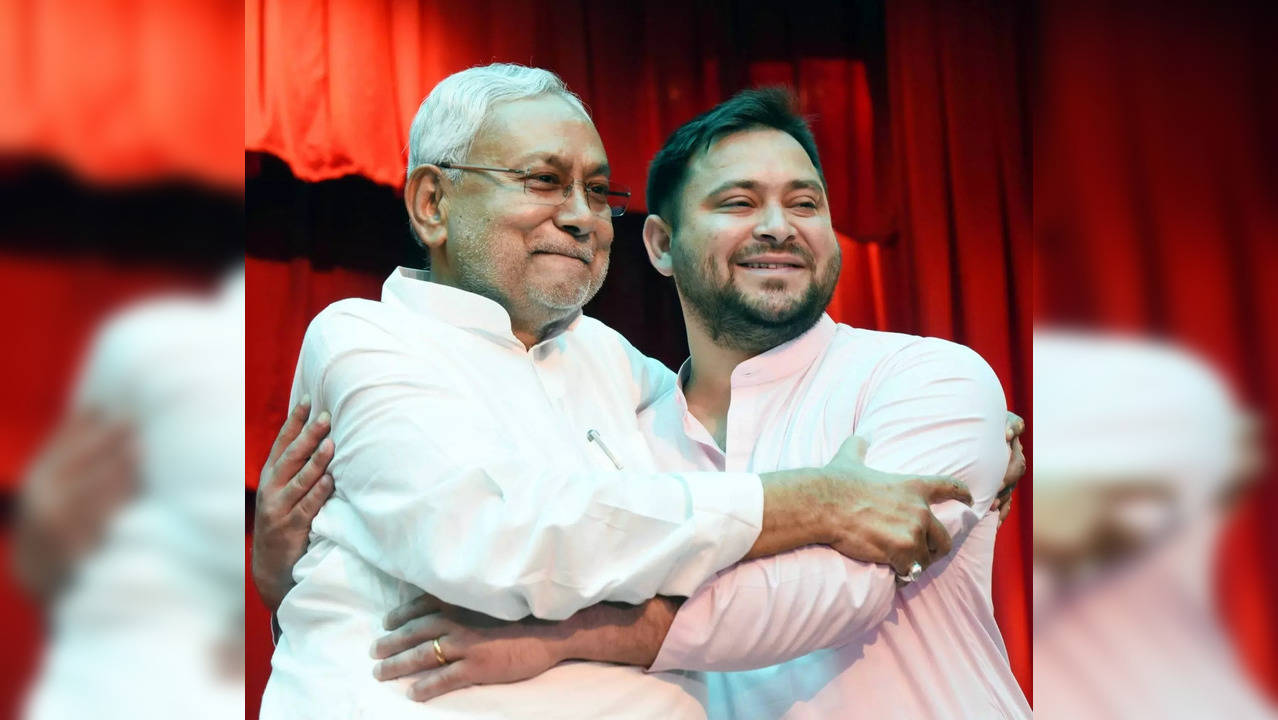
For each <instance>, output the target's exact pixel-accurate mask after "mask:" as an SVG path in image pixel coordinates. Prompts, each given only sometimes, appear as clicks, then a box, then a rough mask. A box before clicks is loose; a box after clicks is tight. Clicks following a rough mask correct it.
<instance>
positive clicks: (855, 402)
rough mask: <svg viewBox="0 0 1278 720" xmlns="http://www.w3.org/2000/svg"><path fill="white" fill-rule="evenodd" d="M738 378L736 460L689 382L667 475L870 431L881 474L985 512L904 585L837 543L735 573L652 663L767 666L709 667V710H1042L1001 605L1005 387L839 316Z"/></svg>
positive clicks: (765, 463)
mask: <svg viewBox="0 0 1278 720" xmlns="http://www.w3.org/2000/svg"><path fill="white" fill-rule="evenodd" d="M686 370H687V366H686V365H685V373H686ZM685 373H681V375H680V376H681V379H682V378H686V374H685ZM731 381H732V399H731V405H730V408H729V411H728V417H727V442H726V449H727V452H726V453H724V452H722V451H721V450H720V449H719V448H718V446H717V445H716V443H715V441H714V440H713V438H711V436H710V435H709V433H708V432H707V431H706V430H705V428H704V427H703V426H702V425H701V424H700V423H699V422H698V421H697V420H696V418H694V417H693V416H692V415H691V414H690V413H688V411H687V405H686V401H685V400H684V397H683V393H682V390H681V389H680V388H674V389H671V390H670V392H669V393H668V394H667V395H666V396H664V397H663V398H661V399H659V400H657V401H656V402H655V403H654V404H653V405H652V406H651V407H649V408H648V409H647V410H646V411H645V412H644V413H643V415H642V418H641V419H642V421H643V424H644V426H645V429H646V431H647V434H648V436H649V437H650V442H651V444H652V446H653V449H654V452H655V454H656V456H657V462H658V464H659V465H660V466H661V467H664V468H680V467H681V468H687V469H703V470H716V469H717V470H728V471H732V472H766V471H772V470H780V469H786V468H797V467H810V466H819V465H821V464H823V463H825V462H827V461H828V460H829V459H830V458H831V457H833V455H834V453H835V452H836V451H837V450H838V448H839V446H840V445H841V444H842V443H843V441H844V440H845V439H847V438H848V437H849V436H851V435H853V434H858V435H861V436H862V437H864V438H866V439H867V440H868V441H869V455H868V457H867V460H866V462H867V464H868V465H869V466H870V467H873V468H876V469H879V470H885V471H890V472H897V473H919V474H950V475H953V476H955V477H957V478H959V479H961V480H963V481H964V482H966V483H967V485H968V487H969V488H970V489H971V491H972V495H973V498H974V503H973V507H968V506H966V505H963V504H962V503H958V502H954V501H951V502H947V503H944V504H940V505H937V506H935V507H934V508H933V509H934V512H935V513H936V515H937V517H938V519H940V520H941V522H942V523H943V524H944V525H945V526H946V527H947V528H948V530H949V531H950V533H951V535H952V536H953V538H954V548H955V549H954V550H953V552H952V553H951V554H950V555H949V556H948V557H947V558H946V559H945V560H943V561H941V562H938V563H936V564H935V565H933V566H932V567H931V568H929V569H928V571H927V572H926V573H924V575H923V577H922V578H921V579H920V580H918V581H917V582H915V583H913V584H912V585H909V586H907V587H905V588H903V589H901V590H900V591H899V592H898V591H896V589H895V585H894V583H895V581H894V578H893V574H892V572H891V570H890V569H889V568H887V567H886V566H882V565H872V564H867V563H860V562H856V561H852V560H848V559H847V558H844V557H843V556H841V555H839V554H838V553H836V552H834V551H833V550H830V549H829V548H825V547H816V546H813V547H809V548H800V549H798V550H795V551H792V552H789V553H784V554H781V555H778V556H775V557H770V558H764V559H761V560H754V561H750V562H745V563H741V564H739V565H736V566H734V567H732V568H730V569H728V570H725V571H723V572H722V573H721V574H720V575H719V576H718V577H717V578H716V579H714V580H713V581H712V582H710V583H707V584H706V585H705V586H704V587H702V588H701V589H699V590H698V591H697V592H696V593H695V594H694V595H693V596H692V597H690V598H689V599H688V601H687V602H686V603H685V604H684V605H683V607H682V608H681V609H680V610H679V612H678V614H677V615H676V617H675V622H674V624H673V625H672V627H671V628H670V632H669V634H668V635H667V637H666V640H665V644H664V645H663V647H662V649H661V653H660V655H659V657H658V658H657V661H656V663H655V664H654V666H653V669H654V670H671V669H674V668H682V669H688V670H744V669H748V668H763V669H759V670H753V671H750V672H726V673H710V674H707V675H706V679H707V682H708V686H709V705H708V709H709V714H710V716H711V717H725V718H726V717H731V718H780V717H784V718H789V719H797V718H861V717H864V718H909V719H911V720H921V719H926V718H936V719H938V720H951V719H957V718H1028V717H1029V716H1030V709H1029V706H1028V704H1027V703H1026V701H1025V698H1024V696H1023V694H1022V693H1021V690H1020V688H1019V686H1018V685H1017V683H1016V679H1015V677H1014V676H1013V675H1012V672H1011V669H1010V667H1009V665H1008V661H1007V652H1006V649H1005V647H1004V645H1003V640H1002V637H1001V636H1000V634H999V631H998V627H997V626H996V624H995V622H994V614H993V605H992V602H991V590H990V578H991V575H990V569H991V563H992V560H993V550H994V536H995V530H996V528H997V520H998V517H997V514H995V513H986V512H985V510H986V509H987V508H988V507H989V504H990V502H991V500H992V499H993V498H994V495H995V494H996V493H997V492H998V490H999V488H1000V486H1001V484H1002V477H1003V472H1004V469H1005V468H1006V466H1007V459H1008V448H1007V444H1006V442H1005V440H1004V424H1005V417H1006V415H1005V413H1006V409H1005V402H1004V399H1003V392H1002V388H1001V387H1000V385H999V382H998V379H997V378H996V377H995V375H994V373H993V372H992V371H991V370H990V368H989V366H988V365H987V364H986V363H985V361H984V360H982V359H981V358H980V357H979V356H978V355H977V354H976V353H974V352H972V351H971V350H969V349H968V348H966V347H963V346H961V345H956V344H954V343H951V342H947V341H943V340H938V339H935V338H919V337H914V336H909V335H900V334H895V333H883V332H873V331H867V330H857V329H853V328H850V327H847V326H844V325H836V324H835V323H834V322H833V321H832V320H830V318H829V317H828V316H825V317H823V318H822V319H821V321H820V322H819V323H818V324H817V325H816V326H815V327H813V328H812V329H811V330H809V331H808V332H807V333H805V334H804V335H802V336H800V337H799V338H796V339H795V340H793V341H791V342H789V343H786V344H784V345H781V346H779V347H776V348H773V349H772V350H770V351H768V352H766V353H763V354H762V355H759V356H756V357H754V358H751V359H750V360H747V361H746V362H743V363H741V364H740V365H739V366H737V368H736V369H735V370H734V371H733V374H732V380H731ZM823 648H830V649H823ZM814 651H815V652H814ZM774 663H781V664H779V665H775V666H774V667H766V666H769V665H773V664H774Z"/></svg>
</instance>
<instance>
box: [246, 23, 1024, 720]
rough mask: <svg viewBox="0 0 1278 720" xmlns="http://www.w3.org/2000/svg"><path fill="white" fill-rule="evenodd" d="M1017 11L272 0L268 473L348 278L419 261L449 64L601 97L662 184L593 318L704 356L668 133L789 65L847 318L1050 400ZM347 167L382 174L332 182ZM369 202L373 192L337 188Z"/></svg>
mask: <svg viewBox="0 0 1278 720" xmlns="http://www.w3.org/2000/svg"><path fill="white" fill-rule="evenodd" d="M1005 5H1007V6H1015V5H1017V4H1016V3H995V2H988V1H987V2H979V1H978V2H974V3H965V4H963V6H962V9H959V8H958V7H957V6H956V5H955V4H954V3H946V2H940V1H939V0H902V1H900V2H893V3H890V4H889V7H888V8H887V9H886V11H885V9H884V7H883V5H882V4H881V3H879V2H859V3H842V2H818V3H817V4H816V6H810V5H808V6H805V7H804V9H803V12H802V14H800V13H798V12H797V11H792V10H789V9H787V7H786V6H777V5H774V4H764V3H760V4H759V7H754V8H749V7H744V6H743V5H742V4H738V3H730V2H704V3H697V4H695V7H693V8H688V7H686V4H685V3H681V2H655V3H640V4H634V5H630V4H612V5H602V6H601V5H599V4H596V3H587V2H565V3H558V4H556V5H555V6H554V10H553V12H549V11H547V10H546V8H545V7H544V6H540V5H537V4H535V3H527V2H493V1H482V0H481V1H477V2H468V3H448V2H416V1H407V0H405V1H402V2H401V1H397V0H389V1H387V2H381V3H367V2H359V1H357V0H248V1H247V2H246V6H245V53H246V55H245V134H246V139H245V140H246V148H247V149H248V150H250V151H254V153H251V154H250V155H249V158H248V166H249V170H248V177H249V180H248V190H247V203H248V218H249V219H248V224H249V240H248V252H249V259H248V303H249V304H248V310H247V314H248V317H247V318H246V320H247V332H248V337H247V350H246V352H247V355H246V363H247V374H246V375H247V381H248V383H249V385H248V388H247V403H248V406H247V417H246V432H247V437H246V440H247V446H246V449H247V455H246V457H247V458H248V460H247V464H248V467H247V468H246V473H247V477H248V483H249V487H250V488H251V487H253V485H254V484H255V483H256V480H257V475H258V471H259V469H260V463H261V461H262V460H263V459H264V458H265V456H266V452H267V449H268V448H269V445H270V442H271V439H272V437H273V435H274V433H275V432H276V431H277V429H278V428H279V424H280V423H281V422H282V419H283V417H284V413H285V412H286V409H287V408H286V403H287V397H288V390H289V386H290V382H291V377H292V372H293V367H294V364H295V362H296V357H297V351H298V348H299V347H300V342H301V338H302V334H303V332H304V330H305V327H306V324H307V322H308V321H309V319H310V318H311V317H313V316H314V314H315V313H316V312H318V311H319V310H320V309H321V308H322V307H323V306H324V305H325V304H327V303H328V302H331V301H332V300H335V299H337V298H340V297H347V296H364V297H376V296H377V293H378V289H379V286H380V281H381V279H382V277H383V276H384V274H385V273H386V272H387V271H388V270H389V269H390V267H392V266H393V264H394V262H396V261H399V262H409V263H411V262H412V259H413V248H412V246H411V243H409V241H408V239H407V230H406V220H405V218H404V216H403V214H402V212H403V211H402V210H401V209H398V208H397V207H393V206H394V205H395V204H396V199H395V197H394V193H395V189H396V188H398V187H399V186H400V184H401V183H402V178H403V175H404V160H405V154H404V148H405V146H406V143H407V130H408V126H409V123H410V121H411V119H412V116H413V114H414V112H415V111H416V108H417V105H418V104H419V103H420V101H421V100H422V98H424V97H425V95H426V94H427V93H428V92H429V90H430V88H431V87H432V86H433V85H434V84H435V83H436V82H438V81H439V80H440V79H442V78H443V77H445V76H447V75H448V74H450V73H453V72H456V71H458V70H462V69H464V68H466V67H470V66H473V65H479V64H485V63H489V62H494V61H506V62H519V63H523V64H530V65H536V66H541V67H545V68H548V69H550V70H553V71H555V72H557V73H558V74H559V75H560V76H561V77H563V78H564V80H565V81H566V82H567V84H568V86H569V87H570V88H572V89H573V90H574V91H575V92H577V93H578V94H579V95H580V96H581V97H582V99H583V100H584V101H585V102H586V104H587V106H588V107H589V108H590V109H591V112H592V114H593V117H594V120H595V123H596V125H597V126H598V128H599V131H600V134H601V136H602V137H603V140H604V144H605V147H606V148H607V149H608V152H609V160H610V162H611V164H612V166H613V168H614V179H615V180H617V181H619V182H622V183H625V184H629V185H630V186H631V187H632V189H634V190H635V191H637V194H636V202H635V203H634V204H635V205H637V206H640V207H636V208H635V209H634V210H633V211H632V213H627V215H626V216H625V217H623V218H621V219H620V221H619V222H618V224H617V244H616V245H615V247H614V255H615V257H614V262H613V269H612V271H611V273H610V277H609V281H608V283H606V284H605V289H604V291H603V293H601V296H600V297H599V298H598V299H596V300H595V301H594V302H593V303H592V304H591V306H590V307H588V308H587V312H590V313H591V314H593V315H595V316H597V317H600V318H601V319H603V320H605V321H606V322H609V323H610V324H613V325H614V327H617V328H618V329H619V330H621V331H622V332H624V333H626V334H627V336H629V337H630V338H631V339H632V341H634V342H635V344H636V345H637V346H638V347H639V348H640V349H643V350H645V351H646V352H649V353H650V354H653V355H654V356H656V357H659V358H661V359H663V360H665V361H667V362H678V361H679V360H681V359H682V357H681V354H682V353H683V352H684V351H685V350H686V348H684V346H683V343H684V339H683V335H682V328H681V326H680V325H679V324H678V322H679V320H678V313H677V308H676V306H675V305H674V304H673V303H674V302H675V301H674V299H673V298H674V295H673V291H672V289H671V288H670V287H669V285H668V284H662V283H660V282H659V280H660V278H658V277H657V276H656V275H655V273H653V272H652V271H651V270H649V269H648V268H647V263H646V260H645V259H644V257H643V254H642V250H641V249H640V248H639V247H638V245H637V242H638V240H637V238H638V235H637V232H636V229H637V227H638V224H637V223H639V222H641V219H642V214H643V211H642V206H643V205H644V204H645V202H644V198H643V194H642V189H643V186H644V183H645V179H646V168H647V163H648V160H649V159H650V158H651V157H652V155H653V154H654V153H655V152H656V150H657V149H658V148H659V147H660V145H661V142H662V141H663V140H664V138H665V136H666V135H667V133H669V132H670V131H672V130H673V129H674V128H675V127H677V126H678V125H679V124H681V123H683V122H685V121H686V120H688V119H690V118H691V117H693V116H694V115H696V114H697V113H699V112H701V111H704V110H706V109H709V108H710V107H711V106H713V105H714V104H715V103H717V102H719V101H721V100H724V99H726V98H728V97H729V96H731V95H732V94H733V93H734V92H736V91H737V90H739V89H742V88H745V87H751V86H759V85H772V84H784V85H788V86H790V87H791V88H793V89H794V90H795V92H796V93H797V95H798V97H799V101H800V105H801V108H802V110H803V112H804V113H805V114H806V115H807V116H808V117H809V119H810V120H811V122H812V126H813V131H814V133H815V135H816V139H817V142H818V144H819V146H820V148H821V152H822V162H823V164H824V166H825V170H826V175H827V180H828V181H829V185H830V191H831V204H832V208H833V212H834V224H835V228H836V230H838V231H839V233H840V235H841V241H842V243H843V251H844V269H843V275H842V277H841V279H840V284H839V287H838V290H837V293H836V297H835V299H834V301H833V302H832V304H831V307H830V312H831V314H832V315H833V316H834V317H835V319H837V320H840V321H842V322H846V323H849V324H852V325H856V326H860V327H867V328H872V329H885V330H894V331H900V332H909V333H917V334H922V335H935V336H940V337H945V338H950V339H953V340H956V341H958V342H960V343H964V344H967V345H969V346H971V347H973V348H974V349H975V350H977V351H978V352H979V353H980V354H981V355H982V356H983V357H984V358H985V359H986V360H988V361H989V363H990V364H991V365H992V366H993V368H994V370H995V371H996V372H997V374H998V376H999V378H1000V379H1001V380H1002V382H1003V386H1004V390H1005V391H1006V394H1007V397H1008V403H1009V406H1010V407H1011V408H1013V409H1015V410H1016V411H1018V412H1020V413H1021V414H1023V415H1026V416H1029V414H1030V411H1031V406H1030V397H1029V388H1030V386H1031V384H1030V376H1029V368H1030V357H1031V348H1030V336H1029V331H1030V327H1029V325H1030V323H1029V317H1030V309H1031V308H1030V298H1031V258H1030V233H1031V222H1030V195H1031V190H1030V168H1031V158H1030V148H1029V131H1028V127H1027V122H1028V111H1027V108H1026V97H1025V92H1024V87H1025V78H1024V73H1025V70H1026V63H1025V52H1024V47H1022V45H1021V44H1020V43H1021V42H1022V41H1023V39H1024V38H1025V37H1026V30H1027V28H1026V19H1027V18H1026V16H1025V15H1024V14H1023V11H1021V10H1019V9H1016V8H1015V7H1005ZM272 156H274V157H272ZM274 158H280V159H282V160H283V161H284V163H286V164H287V168H288V169H287V170H284V169H282V168H280V167H277V165H278V162H277V161H276V160H275V159H274ZM290 175H291V176H290ZM347 175H358V176H362V178H365V179H367V180H361V179H351V178H347V179H345V180H337V181H336V182H335V183H322V182H315V181H322V180H327V179H333V178H341V177H343V176H347ZM292 176H295V177H292ZM301 181H312V184H309V185H308V184H306V183H303V182H301ZM372 181H375V182H376V183H380V184H381V189H380V190H379V188H378V186H377V185H375V184H374V183H373V182H372ZM352 198H362V200H361V202H362V203H364V204H363V205H361V206H359V207H356V208H349V207H348V208H345V209H343V208H340V207H338V206H337V204H344V203H349V202H352ZM383 211H384V212H385V213H389V215H382V214H381V213H383ZM387 217H389V218H391V219H390V220H387V219H386V218H387ZM631 225H633V227H631ZM383 233H388V234H383ZM401 258H408V259H407V260H403V259H401ZM640 308H642V310H641V312H636V310H637V309H640ZM1031 427H1032V423H1031ZM1027 440H1028V438H1027ZM1031 467H1032V460H1031ZM1029 486H1030V482H1029V479H1028V478H1027V479H1026V481H1025V482H1024V483H1023V485H1022V489H1021V490H1020V492H1019V499H1018V502H1017V505H1016V507H1017V509H1016V510H1014V511H1013V513H1012V515H1011V517H1010V519H1009V521H1008V523H1007V524H1005V525H1004V527H1003V529H1002V531H1001V532H1000V535H999V542H998V547H997V556H996V571H995V581H994V582H995V587H994V594H995V610H996V614H997V616H998V620H999V624H1000V627H1001V628H1002V631H1003V634H1004V638H1005V640H1006V641H1007V645H1008V652H1009V655H1010V657H1011V661H1012V667H1013V670H1014V671H1015V673H1016V676H1017V678H1018V679H1019V680H1020V682H1021V685H1022V687H1023V688H1024V689H1025V692H1026V694H1027V695H1029V693H1030V691H1031V687H1030V672H1031V668H1030V633H1029V622H1030V620H1029V609H1030V580H1029V578H1030V574H1029V563H1030V559H1031V558H1030V555H1029V549H1028V538H1029V522H1030V513H1029V512H1028V507H1027V503H1028V502H1029V497H1030V487H1029ZM249 623H250V624H249V631H250V633H254V632H255V631H256V632H257V634H256V635H253V636H251V637H250V639H249V660H248V662H249V674H250V679H249V686H248V687H247V689H246V693H247V699H248V704H249V709H250V711H251V712H254V713H255V712H256V707H257V702H258V699H259V697H260V691H261V687H262V683H263V682H264V678H265V673H266V672H267V671H268V670H269V665H268V661H267V658H268V657H269V653H270V645H269V638H266V637H265V636H264V633H265V630H266V627H267V624H266V620H265V615H264V613H263V612H262V610H261V608H260V606H258V605H256V604H255V603H251V604H250V614H249Z"/></svg>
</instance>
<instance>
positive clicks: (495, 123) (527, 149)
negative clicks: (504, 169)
mask: <svg viewBox="0 0 1278 720" xmlns="http://www.w3.org/2000/svg"><path fill="white" fill-rule="evenodd" d="M470 155H471V159H472V161H479V160H484V161H490V162H497V161H500V162H502V163H518V162H529V161H531V160H533V159H543V158H550V157H553V158H556V159H557V160H558V161H559V162H562V163H564V164H567V165H572V166H579V167H590V166H598V165H606V164H607V162H608V156H607V154H606V153H605V152H604V146H603V140H602V139H600V137H599V132H598V131H597V130H596V129H595V125H594V123H593V122H591V120H590V118H589V117H587V116H586V115H584V114H583V113H582V112H581V111H580V110H578V109H577V108H575V107H573V106H572V105H571V104H570V103H569V102H568V101H566V100H564V99H563V98H561V97H557V96H554V95H541V96H538V97H534V98H523V99H520V100H512V101H508V102H502V103H498V104H496V105H494V106H493V109H492V110H491V112H489V114H488V117H487V118H486V119H485V121H484V124H483V125H482V126H481V127H480V129H479V133H478V134H477V135H476V136H475V142H474V145H472V146H471V153H470Z"/></svg>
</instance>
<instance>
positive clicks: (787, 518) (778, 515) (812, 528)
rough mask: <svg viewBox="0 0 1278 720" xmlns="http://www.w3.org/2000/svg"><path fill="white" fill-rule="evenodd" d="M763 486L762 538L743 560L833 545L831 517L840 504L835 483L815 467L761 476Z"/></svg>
mask: <svg viewBox="0 0 1278 720" xmlns="http://www.w3.org/2000/svg"><path fill="white" fill-rule="evenodd" d="M759 478H760V480H761V481H762V483H763V522H762V527H761V530H760V532H759V537H758V538H757V539H755V542H754V545H752V546H751V547H750V550H749V552H747V553H746V555H745V557H744V558H742V559H743V560H752V559H755V558H760V557H767V556H769V555H777V554H779V553H783V552H786V551H788V550H793V549H795V548H799V547H803V546H805V545H817V544H824V543H828V542H830V537H829V533H828V532H827V521H828V517H829V516H828V514H827V513H825V512H823V508H825V507H826V506H827V504H829V503H833V502H837V498H835V497H834V494H833V492H832V488H833V484H832V483H828V482H825V481H824V480H825V478H824V476H823V475H822V473H821V471H819V470H816V469H812V468H802V469H798V470H779V471H776V472H769V473H763V474H761V475H760V476H759Z"/></svg>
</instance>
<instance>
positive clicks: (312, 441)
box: [271, 410, 330, 502]
mask: <svg viewBox="0 0 1278 720" xmlns="http://www.w3.org/2000/svg"><path fill="white" fill-rule="evenodd" d="M329 421H330V416H329V414H328V411H327V410H325V411H324V412H322V413H320V414H319V417H317V418H315V419H314V420H312V421H311V422H309V423H307V424H306V427H304V428H302V432H300V433H298V435H297V437H296V438H294V439H293V442H291V443H289V444H288V447H286V448H284V452H283V453H281V454H280V457H279V460H278V461H276V463H275V465H274V466H273V467H272V468H271V481H272V482H277V483H280V482H284V481H285V478H291V477H293V476H294V475H296V474H297V473H298V472H299V471H300V470H301V469H302V465H303V464H305V463H306V461H307V459H308V458H310V457H311V456H312V455H314V454H315V452H316V451H317V450H319V447H320V443H321V442H322V441H323V440H324V437H325V436H326V435H328V427H329ZM316 477H318V475H316ZM298 497H301V495H300V494H299V495H298ZM295 502H296V500H295Z"/></svg>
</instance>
